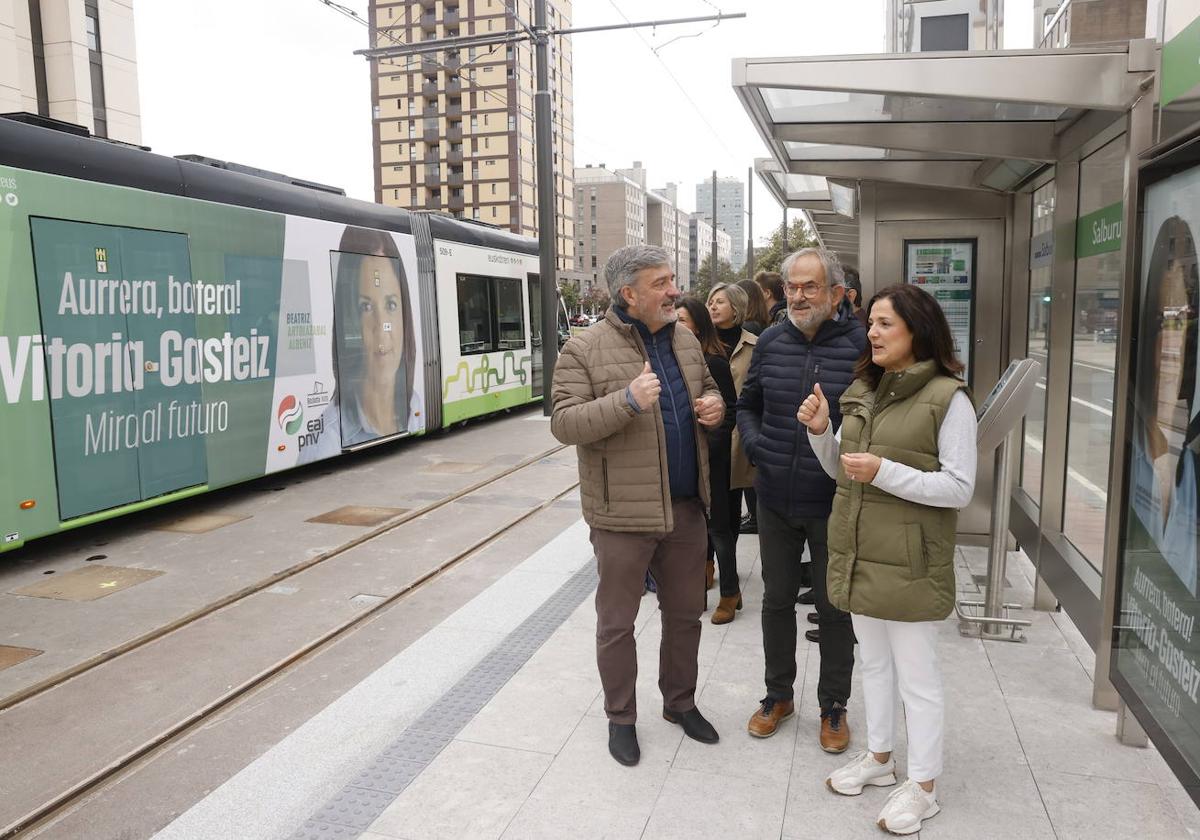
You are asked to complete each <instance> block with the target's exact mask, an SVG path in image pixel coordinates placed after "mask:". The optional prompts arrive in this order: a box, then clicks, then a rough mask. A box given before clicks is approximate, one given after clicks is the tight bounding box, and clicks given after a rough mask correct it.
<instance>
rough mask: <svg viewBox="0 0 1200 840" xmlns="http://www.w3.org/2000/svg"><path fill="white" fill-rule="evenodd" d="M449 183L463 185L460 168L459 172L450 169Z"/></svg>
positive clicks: (453, 185)
mask: <svg viewBox="0 0 1200 840" xmlns="http://www.w3.org/2000/svg"><path fill="white" fill-rule="evenodd" d="M449 183H450V186H452V187H461V186H462V185H463V174H462V170H459V171H458V172H455V171H454V170H450V181H449Z"/></svg>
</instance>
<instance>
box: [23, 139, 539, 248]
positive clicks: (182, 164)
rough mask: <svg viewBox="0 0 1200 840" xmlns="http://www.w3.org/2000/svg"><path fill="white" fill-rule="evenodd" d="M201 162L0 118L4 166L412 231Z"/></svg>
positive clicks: (462, 237) (337, 201)
mask: <svg viewBox="0 0 1200 840" xmlns="http://www.w3.org/2000/svg"><path fill="white" fill-rule="evenodd" d="M15 116H18V117H19V116H20V115H15ZM207 160H208V159H200V160H186V159H181V158H173V157H167V156H165V155H159V154H155V153H153V152H151V151H149V150H147V149H145V148H143V147H139V146H132V145H128V144H124V143H112V142H108V141H106V140H102V139H99V138H95V137H90V136H87V134H86V132H85V133H83V134H80V133H76V132H72V131H69V130H61V129H58V128H48V127H43V126H41V125H35V124H30V123H28V122H25V121H22V120H20V119H0V163H3V164H5V165H8V166H13V167H17V168H20V169H30V170H36V171H40V172H49V173H52V174H55V175H62V176H65V177H68V178H78V179H81V180H84V181H94V182H98V183H102V184H112V185H114V186H122V187H132V188H135V189H143V190H151V191H153V192H158V193H165V194H167V195H178V196H183V197H187V198H196V199H201V200H205V201H213V202H219V203H222V204H233V205H237V206H240V207H250V208H254V209H257V210H266V211H270V212H275V213H288V214H292V215H296V216H308V217H312V218H317V219H324V220H327V221H331V222H340V223H343V224H353V225H361V226H363V227H372V228H378V229H380V230H391V231H396V232H399V233H411V232H412V213H411V212H410V211H408V210H405V209H403V208H399V207H388V206H386V205H382V204H375V203H374V202H370V201H360V200H359V199H355V198H348V197H346V196H344V195H338V194H336V193H334V192H330V191H329V189H328V188H325V189H314V188H312V187H310V186H305V185H304V184H305V183H307V182H299V183H290V182H289V181H286V180H280V179H279V178H272V177H262V176H259V175H254V174H248V173H247V172H240V171H236V169H227V168H221V167H218V166H214V165H212V163H211V162H205V161H207ZM429 222H430V228H431V231H432V232H433V235H434V236H435V237H436V238H439V239H446V240H449V241H452V242H462V243H464V244H471V245H480V246H483V247H492V248H497V249H501V250H508V251H515V252H518V253H523V254H536V253H538V245H537V240H536V239H531V238H529V237H525V236H518V235H516V234H513V233H509V232H507V231H503V230H498V229H493V228H490V227H488V226H484V225H479V224H475V223H472V222H470V221H466V220H460V219H453V218H450V217H448V216H438V215H435V214H429Z"/></svg>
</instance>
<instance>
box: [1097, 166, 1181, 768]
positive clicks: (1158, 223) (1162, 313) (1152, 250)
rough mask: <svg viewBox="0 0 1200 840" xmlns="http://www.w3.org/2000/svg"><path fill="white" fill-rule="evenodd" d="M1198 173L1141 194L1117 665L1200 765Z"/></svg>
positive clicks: (1148, 707) (1166, 181) (1170, 734)
mask: <svg viewBox="0 0 1200 840" xmlns="http://www.w3.org/2000/svg"><path fill="white" fill-rule="evenodd" d="M1198 231H1200V169H1192V170H1189V171H1185V172H1183V173H1180V174H1176V175H1173V176H1171V177H1169V178H1166V179H1164V180H1161V181H1159V182H1158V183H1155V184H1152V185H1151V186H1149V187H1148V188H1147V189H1146V193H1145V204H1144V217H1143V225H1142V229H1141V231H1140V232H1139V233H1140V235H1141V242H1142V261H1141V277H1140V283H1139V307H1138V310H1137V311H1138V315H1137V323H1136V330H1137V333H1136V335H1137V341H1136V342H1135V344H1134V347H1135V353H1136V358H1135V360H1134V369H1133V370H1134V375H1133V380H1132V383H1131V394H1130V410H1131V412H1130V435H1129V447H1128V452H1129V468H1128V472H1127V475H1128V482H1129V485H1128V487H1129V489H1128V494H1127V498H1128V503H1127V505H1126V508H1125V511H1124V529H1123V532H1124V543H1123V545H1122V546H1121V563H1122V571H1121V591H1120V594H1119V600H1118V602H1119V604H1120V614H1119V616H1118V618H1117V621H1116V624H1117V634H1118V635H1117V644H1116V654H1115V663H1116V669H1117V671H1118V672H1119V673H1120V675H1121V676H1122V677H1123V679H1124V680H1125V681H1126V682H1127V683H1128V684H1129V685H1130V686H1131V687H1132V688H1133V690H1134V691H1135V692H1136V693H1137V694H1138V696H1139V698H1140V699H1141V701H1142V702H1143V703H1144V705H1145V708H1146V710H1147V711H1148V712H1149V713H1150V714H1151V715H1152V716H1153V717H1154V718H1155V719H1156V720H1157V721H1158V722H1159V724H1160V725H1161V726H1162V728H1163V730H1164V731H1165V732H1166V733H1167V735H1168V737H1169V738H1170V739H1171V740H1172V742H1174V743H1175V744H1176V745H1177V746H1178V747H1179V749H1180V751H1181V753H1182V754H1183V755H1184V756H1185V758H1186V759H1187V760H1188V761H1189V762H1190V763H1191V764H1192V766H1193V767H1194V768H1195V767H1200V643H1198V639H1197V636H1196V632H1195V623H1196V618H1197V616H1198V615H1200V603H1198V602H1197V592H1198V590H1200V563H1198V551H1200V509H1198V501H1200V492H1198V491H1200V469H1198V468H1197V462H1198V458H1200V441H1198V440H1197V433H1198V432H1200V423H1198V422H1197V413H1198V412H1197V405H1196V401H1197V400H1196V397H1197V393H1196V386H1197V382H1196V367H1197V324H1198V322H1197V309H1198V306H1197V304H1198V301H1197V294H1198V277H1197V257H1196V235H1197V232H1198Z"/></svg>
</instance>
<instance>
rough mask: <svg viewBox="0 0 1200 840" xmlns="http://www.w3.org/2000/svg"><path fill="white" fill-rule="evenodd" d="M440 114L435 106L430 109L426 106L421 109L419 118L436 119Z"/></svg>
mask: <svg viewBox="0 0 1200 840" xmlns="http://www.w3.org/2000/svg"><path fill="white" fill-rule="evenodd" d="M441 113H442V112H441V111H439V110H438V108H437V106H436V105H434V106H432V107H431V106H429V105H426V106H425V107H424V108H422V109H421V116H422V117H425V118H426V119H436V118H437V117H439V116H441Z"/></svg>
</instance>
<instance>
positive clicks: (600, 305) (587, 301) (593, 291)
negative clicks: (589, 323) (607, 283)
mask: <svg viewBox="0 0 1200 840" xmlns="http://www.w3.org/2000/svg"><path fill="white" fill-rule="evenodd" d="M583 303H584V305H585V306H587V309H588V311H589V312H590V313H591V314H592V315H595V314H596V313H597V312H603V311H604V310H605V309H607V308H608V289H606V288H604V287H603V286H592V287H591V288H589V289H588V290H587V291H586V292H584V295H583Z"/></svg>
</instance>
